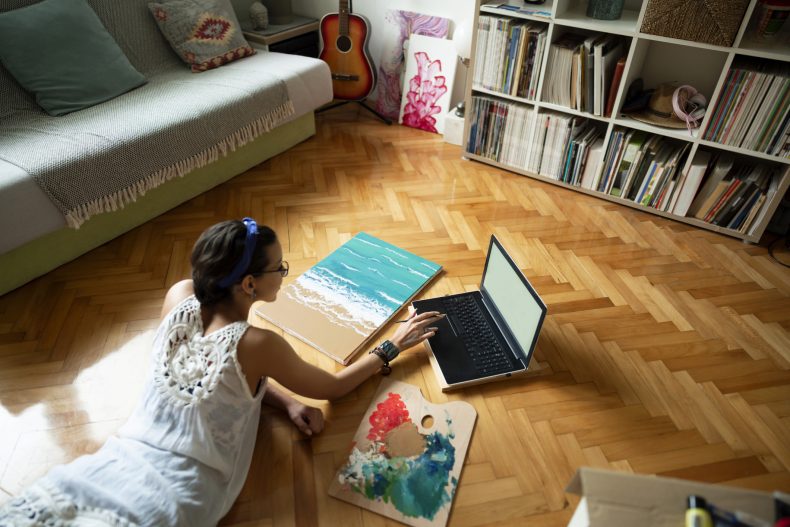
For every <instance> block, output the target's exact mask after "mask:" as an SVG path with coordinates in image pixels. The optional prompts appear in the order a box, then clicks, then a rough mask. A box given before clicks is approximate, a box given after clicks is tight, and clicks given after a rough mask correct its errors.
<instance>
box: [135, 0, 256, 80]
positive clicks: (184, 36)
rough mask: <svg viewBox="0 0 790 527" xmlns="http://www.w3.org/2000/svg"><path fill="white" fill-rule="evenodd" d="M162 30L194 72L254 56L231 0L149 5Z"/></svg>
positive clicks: (182, 0)
mask: <svg viewBox="0 0 790 527" xmlns="http://www.w3.org/2000/svg"><path fill="white" fill-rule="evenodd" d="M148 9H150V10H151V14H152V15H154V18H155V19H156V23H157V24H159V29H160V30H161V31H162V34H163V35H164V36H165V38H166V39H167V41H168V42H170V46H171V47H172V48H173V50H175V52H176V53H178V56H179V57H181V60H183V61H184V62H186V63H187V64H190V65H191V66H192V71H193V72H201V71H206V70H209V69H212V68H218V67H220V66H222V65H223V64H227V63H228V62H231V61H234V60H237V59H240V58H243V57H247V56H249V55H254V54H255V50H254V49H252V47H250V45H249V44H248V43H247V41H246V40H245V39H244V35H242V32H241V25H240V24H239V21H238V19H237V18H236V13H235V11H233V6H231V4H230V2H229V1H228V0H168V1H167V2H165V3H161V4H159V3H151V4H148Z"/></svg>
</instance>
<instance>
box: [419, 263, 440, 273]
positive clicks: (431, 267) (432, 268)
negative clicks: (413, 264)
mask: <svg viewBox="0 0 790 527" xmlns="http://www.w3.org/2000/svg"><path fill="white" fill-rule="evenodd" d="M417 263H419V264H420V265H423V266H425V267H427V268H428V269H430V270H431V272H432V273H435V272H436V269H437V267H436V266H435V265H429V264H427V263H425V262H417Z"/></svg>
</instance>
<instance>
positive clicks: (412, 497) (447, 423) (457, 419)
mask: <svg viewBox="0 0 790 527" xmlns="http://www.w3.org/2000/svg"><path fill="white" fill-rule="evenodd" d="M476 419H477V412H476V411H475V409H474V407H473V406H472V405H471V404H469V403H467V402H464V401H452V402H449V403H445V404H431V403H430V402H429V401H426V400H425V398H423V396H422V394H421V393H420V389H419V388H418V387H416V386H413V385H411V384H407V383H404V382H400V381H395V380H392V379H385V380H384V381H382V383H381V385H380V386H379V389H378V391H377V392H376V396H375V397H374V398H373V402H372V403H371V404H370V406H369V407H368V409H367V411H366V412H365V415H364V417H363V418H362V423H361V424H360V425H359V428H357V432H356V434H355V435H354V440H353V442H352V444H351V452H350V454H349V456H348V460H347V461H346V462H345V463H344V464H343V465H342V466H341V467H340V469H339V470H338V471H337V474H336V475H335V478H334V480H332V483H331V484H330V485H329V495H330V496H333V497H335V498H338V499H341V500H344V501H347V502H350V503H353V504H355V505H358V506H360V507H363V508H365V509H368V510H371V511H373V512H375V513H378V514H381V515H384V516H387V517H389V518H392V519H395V520H398V521H399V522H402V523H405V524H407V525H413V526H415V527H428V526H431V527H441V526H443V525H446V524H447V520H448V519H449V517H450V509H451V507H452V504H453V498H454V497H455V491H456V488H457V486H458V480H459V479H460V477H461V469H462V468H463V464H464V458H465V457H466V452H467V450H468V447H469V440H470V438H471V437H472V430H473V428H474V425H475V420H476Z"/></svg>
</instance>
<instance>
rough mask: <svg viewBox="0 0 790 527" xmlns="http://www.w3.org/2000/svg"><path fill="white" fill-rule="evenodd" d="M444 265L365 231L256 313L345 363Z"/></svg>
mask: <svg viewBox="0 0 790 527" xmlns="http://www.w3.org/2000/svg"><path fill="white" fill-rule="evenodd" d="M440 270H441V266H440V265H438V264H435V263H433V262H431V261H429V260H426V259H425V258H420V257H419V256H417V255H415V254H412V253H410V252H408V251H405V250H403V249H401V248H399V247H396V246H394V245H392V244H389V243H387V242H385V241H383V240H380V239H378V238H376V237H374V236H371V235H369V234H366V233H364V232H361V233H359V234H357V235H356V236H354V237H353V238H351V239H350V240H349V241H347V242H346V243H344V244H343V245H341V246H340V247H339V248H338V249H336V250H335V251H334V252H332V253H331V254H330V255H329V256H327V257H326V258H324V259H323V260H321V261H320V262H318V263H317V264H316V265H314V266H313V267H311V268H310V269H309V270H308V271H307V272H305V273H304V274H302V275H301V276H300V277H299V278H297V279H296V280H294V281H293V282H291V283H290V284H289V285H288V286H286V287H284V288H283V289H282V290H281V291H280V293H279V294H278V295H277V300H276V301H274V302H271V303H265V304H261V305H259V306H258V307H256V310H255V311H256V313H257V314H258V315H260V316H261V317H263V318H265V319H266V320H268V321H269V322H271V323H273V324H275V325H277V326H279V327H280V328H282V329H283V330H285V331H287V332H288V333H290V334H292V335H294V336H295V337H297V338H299V339H301V340H303V341H305V342H306V343H308V344H310V345H311V346H313V347H314V348H316V349H318V350H319V351H321V352H323V353H326V354H327V355H329V356H330V357H332V358H333V359H335V360H336V361H338V362H339V363H341V364H348V362H349V360H350V359H351V357H353V356H354V354H355V353H356V352H357V351H359V350H360V349H361V348H362V347H363V346H364V345H365V344H366V343H367V341H368V340H369V339H370V338H371V337H372V336H373V335H374V334H375V333H376V332H377V331H378V330H379V329H380V328H381V327H382V326H383V325H384V324H386V323H387V322H388V321H389V320H390V318H392V317H393V315H395V313H397V312H398V311H399V310H400V309H401V308H402V307H403V306H404V305H405V304H406V303H407V302H409V301H410V300H411V299H412V298H413V297H414V295H416V294H417V293H418V292H420V290H422V288H423V287H425V286H426V285H427V284H428V282H430V281H431V279H432V278H433V277H435V276H436V275H437V274H438V273H439V271H440Z"/></svg>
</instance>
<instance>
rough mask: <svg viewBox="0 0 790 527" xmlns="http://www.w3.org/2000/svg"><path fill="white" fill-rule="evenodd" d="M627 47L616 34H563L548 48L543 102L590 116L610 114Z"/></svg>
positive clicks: (607, 115)
mask: <svg viewBox="0 0 790 527" xmlns="http://www.w3.org/2000/svg"><path fill="white" fill-rule="evenodd" d="M626 49H627V47H626V46H625V45H624V42H623V40H622V38H621V37H618V36H615V35H607V34H598V35H592V36H587V35H578V34H575V33H565V34H564V35H562V36H560V37H559V38H558V39H557V40H556V41H555V42H554V43H552V44H551V46H550V47H549V56H548V63H547V66H546V68H547V69H546V77H545V79H544V88H543V100H544V101H546V102H549V103H552V104H557V105H560V106H565V107H567V108H571V109H574V110H579V111H581V112H587V113H590V114H593V115H599V116H606V117H609V116H610V115H611V114H612V109H613V107H614V101H615V97H616V94H617V89H618V87H619V85H620V81H621V79H622V73H623V69H624V67H625V55H626Z"/></svg>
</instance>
